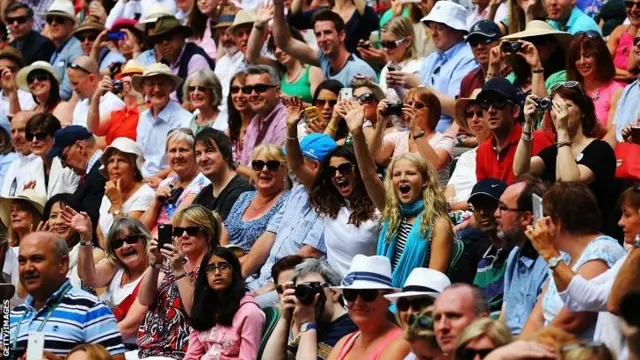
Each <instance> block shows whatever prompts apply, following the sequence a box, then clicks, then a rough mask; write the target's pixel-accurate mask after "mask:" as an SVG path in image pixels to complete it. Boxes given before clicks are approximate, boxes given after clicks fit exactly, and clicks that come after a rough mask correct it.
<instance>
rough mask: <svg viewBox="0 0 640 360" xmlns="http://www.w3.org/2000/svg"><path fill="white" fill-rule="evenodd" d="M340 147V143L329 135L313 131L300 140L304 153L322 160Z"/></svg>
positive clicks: (308, 156) (312, 158)
mask: <svg viewBox="0 0 640 360" xmlns="http://www.w3.org/2000/svg"><path fill="white" fill-rule="evenodd" d="M337 147H338V144H336V142H335V141H334V140H333V139H332V138H331V136H329V135H325V134H320V133H312V134H309V135H307V136H305V137H304V138H303V139H302V141H300V150H302V155H304V157H307V158H309V159H311V160H315V161H320V162H322V161H323V160H324V158H325V157H327V155H329V154H330V153H331V152H333V150H335V149H336V148H337Z"/></svg>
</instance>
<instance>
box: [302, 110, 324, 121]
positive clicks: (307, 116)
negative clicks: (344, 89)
mask: <svg viewBox="0 0 640 360" xmlns="http://www.w3.org/2000/svg"><path fill="white" fill-rule="evenodd" d="M320 116H321V114H320V109H318V108H317V107H315V106H309V107H308V108H306V109H304V121H305V122H307V123H308V122H310V121H313V120H317V119H319V118H320Z"/></svg>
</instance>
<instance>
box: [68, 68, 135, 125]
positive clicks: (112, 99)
mask: <svg viewBox="0 0 640 360" xmlns="http://www.w3.org/2000/svg"><path fill="white" fill-rule="evenodd" d="M67 75H68V76H69V82H70V83H71V87H72V88H73V91H75V92H76V93H77V94H78V96H79V97H80V101H79V102H78V104H77V105H76V107H75V109H74V110H73V125H80V126H84V127H87V115H89V102H90V101H99V103H100V114H104V115H105V116H107V115H111V112H113V111H116V110H120V109H122V108H123V107H124V102H123V101H122V100H121V99H120V98H119V97H118V96H116V95H115V94H114V93H112V92H107V93H105V94H104V95H102V96H100V97H94V96H93V95H94V94H95V93H96V90H97V89H98V85H99V84H100V80H102V76H101V75H100V69H99V67H98V63H97V62H96V61H95V60H93V59H92V58H90V57H88V56H79V57H77V58H76V59H75V60H73V61H72V62H71V64H70V65H69V68H68V69H67ZM89 130H90V131H92V129H89Z"/></svg>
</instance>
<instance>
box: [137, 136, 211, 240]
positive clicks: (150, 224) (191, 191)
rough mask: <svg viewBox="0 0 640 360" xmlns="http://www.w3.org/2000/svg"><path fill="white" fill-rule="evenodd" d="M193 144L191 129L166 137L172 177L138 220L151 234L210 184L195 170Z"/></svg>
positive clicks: (166, 180)
mask: <svg viewBox="0 0 640 360" xmlns="http://www.w3.org/2000/svg"><path fill="white" fill-rule="evenodd" d="M195 144H196V138H195V137H194V136H193V131H191V129H188V128H175V129H172V130H171V131H169V133H168V134H167V162H168V163H169V167H170V168H171V171H172V172H173V173H172V174H171V175H169V176H167V178H166V179H164V180H163V181H162V182H161V183H160V185H159V186H158V189H157V190H156V196H155V198H154V199H153V201H151V204H150V205H149V209H148V210H147V211H145V212H144V214H142V216H141V217H140V221H141V222H142V223H143V224H144V225H145V226H146V227H147V229H152V234H157V226H158V225H159V224H170V223H172V222H173V219H172V218H173V215H174V214H175V213H177V212H179V211H180V210H182V209H184V208H186V207H188V206H189V205H191V203H192V202H193V199H195V198H196V196H197V195H198V194H199V193H200V191H201V190H202V188H204V187H205V186H207V185H209V184H210V183H211V182H210V181H209V179H207V177H206V176H204V175H203V174H202V173H201V172H200V170H199V168H198V164H197V163H196V151H195Z"/></svg>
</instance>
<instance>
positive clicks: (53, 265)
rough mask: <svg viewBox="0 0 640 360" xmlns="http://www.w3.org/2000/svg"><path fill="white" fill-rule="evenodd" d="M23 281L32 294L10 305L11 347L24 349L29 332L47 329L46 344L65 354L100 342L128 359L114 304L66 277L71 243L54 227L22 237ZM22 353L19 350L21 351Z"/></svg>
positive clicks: (120, 359)
mask: <svg viewBox="0 0 640 360" xmlns="http://www.w3.org/2000/svg"><path fill="white" fill-rule="evenodd" d="M18 263H19V274H20V283H21V284H22V286H23V287H24V289H25V290H26V292H27V294H28V295H29V296H27V298H26V299H25V302H24V303H23V304H21V305H18V306H16V307H15V308H14V309H13V310H11V315H10V330H9V332H10V335H11V336H10V339H12V344H11V347H12V348H17V349H22V350H24V349H25V348H26V346H27V339H28V337H29V334H31V333H34V332H41V333H43V334H44V339H45V343H44V349H45V351H48V352H50V353H52V354H54V355H56V356H58V357H60V358H64V357H65V356H66V355H67V354H68V353H69V351H71V349H72V348H73V347H75V346H76V345H79V344H100V345H102V346H104V347H105V348H106V349H107V351H108V352H109V354H111V356H112V359H115V360H124V351H125V350H124V346H123V345H122V339H121V337H120V333H119V332H118V327H117V324H116V320H115V318H114V317H113V314H112V313H111V310H110V309H109V308H108V307H107V306H105V305H104V304H103V303H102V302H100V301H99V300H98V298H97V297H95V296H94V295H91V294H89V293H88V292H86V291H84V290H82V289H80V288H74V287H72V286H71V284H70V283H69V279H67V273H68V271H69V248H68V247H67V244H66V242H65V241H64V240H62V239H60V238H59V237H58V236H57V235H55V234H53V233H50V232H34V233H31V234H29V235H27V236H26V237H25V238H24V239H22V241H21V242H20V250H19V254H18ZM17 352H18V353H20V351H19V350H18V351H17Z"/></svg>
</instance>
